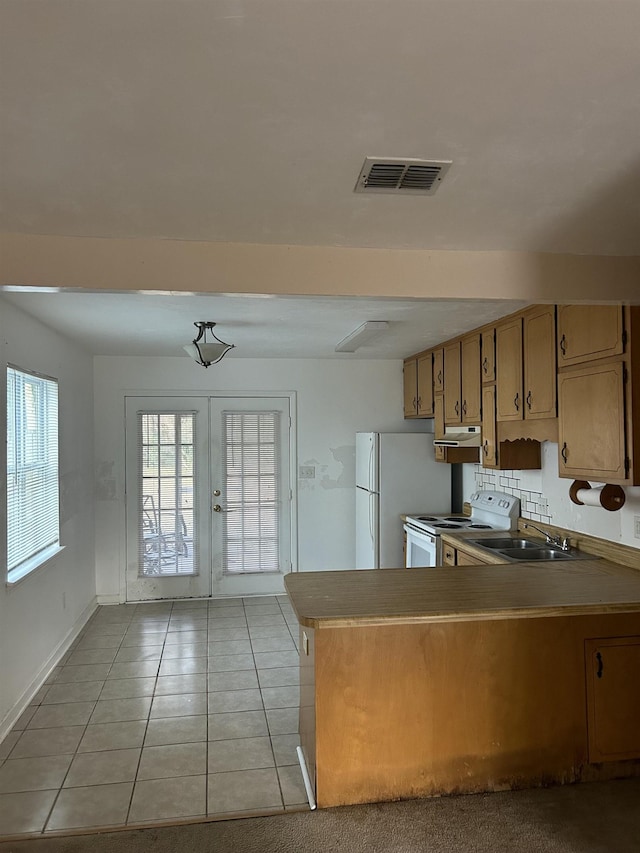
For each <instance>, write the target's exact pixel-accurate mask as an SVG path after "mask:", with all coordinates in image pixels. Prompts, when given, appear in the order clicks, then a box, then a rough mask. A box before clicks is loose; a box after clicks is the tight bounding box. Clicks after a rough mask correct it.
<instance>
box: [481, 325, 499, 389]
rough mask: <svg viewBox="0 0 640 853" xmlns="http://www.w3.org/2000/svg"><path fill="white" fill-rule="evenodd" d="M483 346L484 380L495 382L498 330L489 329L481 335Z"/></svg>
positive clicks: (482, 365)
mask: <svg viewBox="0 0 640 853" xmlns="http://www.w3.org/2000/svg"><path fill="white" fill-rule="evenodd" d="M481 348H482V362H481V367H482V381H483V382H495V380H496V330H495V329H488V330H485V331H484V332H482V335H481Z"/></svg>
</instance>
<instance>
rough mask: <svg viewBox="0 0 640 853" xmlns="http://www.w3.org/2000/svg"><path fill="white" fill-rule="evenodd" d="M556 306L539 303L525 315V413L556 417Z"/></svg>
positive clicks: (539, 416)
mask: <svg viewBox="0 0 640 853" xmlns="http://www.w3.org/2000/svg"><path fill="white" fill-rule="evenodd" d="M556 373H557V369H556V309H555V306H554V305H546V306H540V307H539V308H537V309H536V310H534V311H531V312H527V313H526V314H525V316H524V395H525V397H524V416H525V418H526V419H527V420H529V419H532V420H535V419H537V418H555V417H556V415H557V407H556Z"/></svg>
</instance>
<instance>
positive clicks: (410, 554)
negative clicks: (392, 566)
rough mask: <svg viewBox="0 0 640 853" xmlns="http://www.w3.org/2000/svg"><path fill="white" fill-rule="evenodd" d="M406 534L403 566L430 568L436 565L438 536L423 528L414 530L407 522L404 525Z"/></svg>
mask: <svg viewBox="0 0 640 853" xmlns="http://www.w3.org/2000/svg"><path fill="white" fill-rule="evenodd" d="M404 532H405V533H406V534H407V550H406V555H405V566H406V568H407V569H416V568H430V567H431V566H437V565H438V540H439V538H440V537H439V536H432V535H431V533H426V532H425V531H424V530H416V528H415V527H411V526H410V525H408V524H405V525H404Z"/></svg>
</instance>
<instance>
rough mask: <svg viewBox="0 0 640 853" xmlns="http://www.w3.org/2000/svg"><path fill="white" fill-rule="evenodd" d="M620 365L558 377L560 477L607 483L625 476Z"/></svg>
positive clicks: (593, 367) (622, 370) (597, 366)
mask: <svg viewBox="0 0 640 853" xmlns="http://www.w3.org/2000/svg"><path fill="white" fill-rule="evenodd" d="M624 376H625V367H624V365H623V363H622V362H621V361H615V362H609V363H605V364H598V363H597V362H594V363H591V364H590V365H589V366H587V367H582V368H577V369H575V370H568V371H564V372H562V373H559V374H558V400H559V424H558V435H559V459H558V473H559V474H560V476H561V477H572V478H573V479H582V480H596V481H598V482H602V483H611V482H615V481H621V480H624V479H625V477H626V476H627V465H628V460H627V452H626V442H625V405H624Z"/></svg>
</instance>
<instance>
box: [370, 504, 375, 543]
mask: <svg viewBox="0 0 640 853" xmlns="http://www.w3.org/2000/svg"><path fill="white" fill-rule="evenodd" d="M372 503H373V495H369V538H370V539H371V545H372V546H373V545H375V542H374V538H373V506H372Z"/></svg>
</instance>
